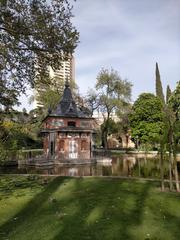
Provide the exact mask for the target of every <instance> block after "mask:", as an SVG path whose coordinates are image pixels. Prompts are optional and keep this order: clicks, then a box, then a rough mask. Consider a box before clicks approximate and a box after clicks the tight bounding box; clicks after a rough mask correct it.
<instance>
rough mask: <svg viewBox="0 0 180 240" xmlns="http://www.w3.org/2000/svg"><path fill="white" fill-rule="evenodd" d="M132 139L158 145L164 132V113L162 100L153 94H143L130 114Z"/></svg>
mask: <svg viewBox="0 0 180 240" xmlns="http://www.w3.org/2000/svg"><path fill="white" fill-rule="evenodd" d="M130 126H131V131H132V139H134V141H135V139H136V138H137V137H138V139H139V141H140V143H151V144H154V143H158V142H159V137H160V135H162V132H163V127H164V124H163V112H162V103H161V101H160V99H159V98H158V97H156V96H154V95H153V94H151V93H142V94H141V95H140V96H139V97H138V99H137V100H136V101H135V103H134V105H133V107H132V113H131V114H130Z"/></svg>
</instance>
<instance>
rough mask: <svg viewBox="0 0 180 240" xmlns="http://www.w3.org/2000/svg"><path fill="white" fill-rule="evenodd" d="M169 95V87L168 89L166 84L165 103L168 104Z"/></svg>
mask: <svg viewBox="0 0 180 240" xmlns="http://www.w3.org/2000/svg"><path fill="white" fill-rule="evenodd" d="M170 96H171V89H170V87H169V85H167V89H166V104H168V101H169V98H170Z"/></svg>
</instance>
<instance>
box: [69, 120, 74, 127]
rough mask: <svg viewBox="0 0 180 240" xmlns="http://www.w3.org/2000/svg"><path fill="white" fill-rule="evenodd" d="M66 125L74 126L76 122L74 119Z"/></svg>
mask: <svg viewBox="0 0 180 240" xmlns="http://www.w3.org/2000/svg"><path fill="white" fill-rule="evenodd" d="M68 127H76V122H74V121H70V122H68Z"/></svg>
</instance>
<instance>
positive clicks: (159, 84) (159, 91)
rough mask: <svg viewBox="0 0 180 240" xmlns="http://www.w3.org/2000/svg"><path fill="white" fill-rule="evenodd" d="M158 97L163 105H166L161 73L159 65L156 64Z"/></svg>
mask: <svg viewBox="0 0 180 240" xmlns="http://www.w3.org/2000/svg"><path fill="white" fill-rule="evenodd" d="M156 96H157V97H159V98H160V99H161V101H162V103H163V104H165V100H164V94H163V88H162V83H161V77H160V73H159V68H158V63H156Z"/></svg>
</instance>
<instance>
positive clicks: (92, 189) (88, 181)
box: [0, 176, 180, 240]
mask: <svg viewBox="0 0 180 240" xmlns="http://www.w3.org/2000/svg"><path fill="white" fill-rule="evenodd" d="M158 187H159V184H157V183H152V182H148V181H135V180H122V179H111V178H109V179H107V178H84V179H83V178H78V179H76V178H62V177H57V178H49V179H48V183H44V181H43V179H42V178H39V177H32V176H31V177H26V176H21V177H20V176H18V177H15V176H7V177H4V176H0V239H1V240H5V239H7V240H11V239H12V240H15V239H16V240H41V239H42V240H52V239H54V240H55V239H57V240H65V239H68V240H73V239H77V240H81V239H92V240H95V239H99V240H115V239H117V240H119V239H123V240H128V239H133V240H134V239H137V240H141V239H146V240H148V239H151V240H152V239H153V240H159V239H162V240H166V239H169V240H178V239H180V194H176V193H161V192H160V191H159V188H158Z"/></svg>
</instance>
